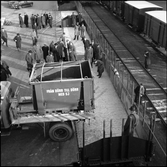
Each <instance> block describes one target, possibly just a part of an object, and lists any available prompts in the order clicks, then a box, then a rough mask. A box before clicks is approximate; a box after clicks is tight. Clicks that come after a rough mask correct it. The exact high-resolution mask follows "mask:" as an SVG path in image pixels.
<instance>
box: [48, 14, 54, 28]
mask: <svg viewBox="0 0 167 167" xmlns="http://www.w3.org/2000/svg"><path fill="white" fill-rule="evenodd" d="M52 21H53V17H52V15H51V14H50V13H49V15H48V23H49V26H50V28H52Z"/></svg>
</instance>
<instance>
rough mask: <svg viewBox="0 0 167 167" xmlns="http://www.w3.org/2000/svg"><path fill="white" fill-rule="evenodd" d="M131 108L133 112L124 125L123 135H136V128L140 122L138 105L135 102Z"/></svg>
mask: <svg viewBox="0 0 167 167" xmlns="http://www.w3.org/2000/svg"><path fill="white" fill-rule="evenodd" d="M129 110H130V111H131V114H130V115H129V116H128V118H127V120H126V123H125V125H124V132H123V135H129V136H134V132H135V128H136V126H137V125H138V124H139V115H138V114H137V107H136V106H135V105H134V104H133V105H132V106H131V107H130V108H129Z"/></svg>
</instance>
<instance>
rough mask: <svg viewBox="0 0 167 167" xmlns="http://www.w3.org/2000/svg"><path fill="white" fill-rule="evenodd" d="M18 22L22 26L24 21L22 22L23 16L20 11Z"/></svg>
mask: <svg viewBox="0 0 167 167" xmlns="http://www.w3.org/2000/svg"><path fill="white" fill-rule="evenodd" d="M19 24H20V27H21V28H22V27H23V24H24V23H23V17H22V15H21V13H19Z"/></svg>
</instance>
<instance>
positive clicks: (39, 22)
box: [37, 14, 42, 29]
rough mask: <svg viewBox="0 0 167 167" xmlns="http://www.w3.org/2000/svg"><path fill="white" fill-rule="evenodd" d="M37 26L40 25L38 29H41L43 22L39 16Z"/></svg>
mask: <svg viewBox="0 0 167 167" xmlns="http://www.w3.org/2000/svg"><path fill="white" fill-rule="evenodd" d="M37 25H38V29H41V27H42V21H41V17H40V16H39V15H38V14H37Z"/></svg>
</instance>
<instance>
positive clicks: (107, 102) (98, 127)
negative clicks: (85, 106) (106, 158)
mask: <svg viewBox="0 0 167 167" xmlns="http://www.w3.org/2000/svg"><path fill="white" fill-rule="evenodd" d="M72 12H73V11H62V12H61V15H62V18H64V17H66V16H67V15H71V14H72ZM74 12H75V13H76V11H74ZM63 31H64V32H65V36H66V39H69V40H71V41H72V42H73V43H74V45H75V47H76V52H77V59H78V60H80V59H83V58H84V57H83V55H84V53H85V50H84V45H83V42H82V41H81V38H80V39H79V40H73V38H74V28H73V27H64V28H63ZM86 38H87V39H89V40H90V37H89V35H88V34H87V32H86ZM92 74H93V77H94V84H95V118H96V119H95V120H93V121H91V122H90V125H88V124H87V125H86V127H85V131H86V132H85V135H86V137H85V139H86V143H85V144H89V143H92V142H94V141H96V140H99V139H100V138H102V125H103V120H105V121H106V137H108V136H109V133H110V132H109V130H110V129H109V122H110V119H112V120H113V136H120V135H121V124H122V119H123V118H125V119H126V118H127V113H126V111H125V109H124V107H123V104H122V102H121V100H120V99H119V97H118V95H117V93H116V91H115V89H114V87H113V85H112V83H111V81H110V79H109V77H108V74H107V72H106V71H104V73H103V75H102V78H98V77H97V68H96V67H95V66H93V68H92ZM81 126H82V125H81V124H79V123H78V134H79V137H81V136H82V135H81V134H82V132H81V131H80V129H82V128H81ZM79 141H80V143H79V144H81V146H82V143H81V142H82V141H81V140H79Z"/></svg>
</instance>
